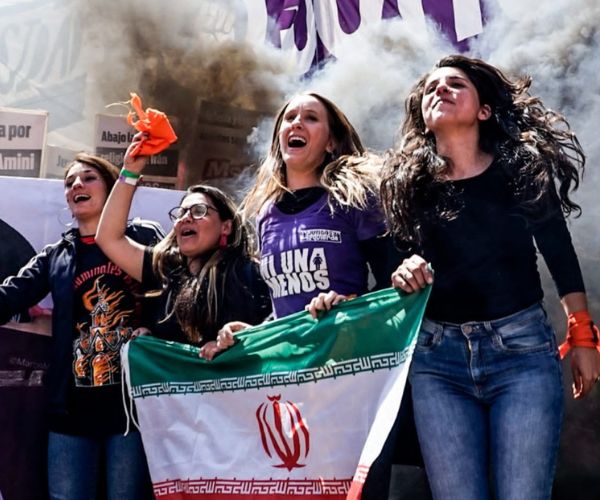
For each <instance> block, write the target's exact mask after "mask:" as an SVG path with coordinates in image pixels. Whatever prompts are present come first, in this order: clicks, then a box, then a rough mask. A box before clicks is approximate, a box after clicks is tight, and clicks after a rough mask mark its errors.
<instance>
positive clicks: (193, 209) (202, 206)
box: [169, 203, 218, 222]
mask: <svg viewBox="0 0 600 500" xmlns="http://www.w3.org/2000/svg"><path fill="white" fill-rule="evenodd" d="M209 210H214V211H215V212H218V210H217V209H216V208H215V207H211V206H210V205H207V204H206V203H196V204H195V205H191V206H189V207H175V208H172V209H171V210H169V217H170V218H171V220H172V221H173V222H176V221H178V220H180V219H183V218H184V217H185V216H186V215H187V213H188V212H189V213H190V215H191V216H192V219H194V220H199V219H203V218H204V217H206V214H207V213H208V211H209Z"/></svg>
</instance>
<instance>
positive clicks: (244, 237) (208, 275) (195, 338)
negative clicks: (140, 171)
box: [152, 185, 256, 344]
mask: <svg viewBox="0 0 600 500" xmlns="http://www.w3.org/2000/svg"><path fill="white" fill-rule="evenodd" d="M194 193H200V194H203V195H204V196H206V197H207V198H209V199H210V200H211V202H212V203H213V204H214V206H215V208H216V209H217V211H218V214H219V218H220V219H221V221H226V220H231V234H229V236H228V237H227V246H225V247H224V248H221V247H219V246H218V242H216V243H215V248H214V250H213V252H212V254H210V256H209V257H208V259H207V260H206V262H205V263H204V265H203V266H202V268H201V269H200V271H199V272H198V273H197V274H192V273H191V272H190V271H189V266H188V264H189V262H188V258H187V257H186V256H184V255H183V254H182V253H181V251H180V250H179V247H178V245H177V238H176V236H175V232H174V230H171V231H170V232H169V234H167V236H166V237H165V238H164V239H163V240H162V241H161V242H160V243H158V244H157V245H156V247H154V251H153V260H152V265H153V268H154V271H155V273H156V274H157V275H158V276H159V277H160V279H161V281H162V284H163V290H162V292H163V293H165V292H166V291H167V290H170V289H171V288H172V285H173V283H177V284H178V285H177V286H176V287H175V288H176V289H177V294H176V296H175V297H171V298H170V300H169V308H170V310H169V312H168V314H167V317H166V318H164V319H163V321H166V320H167V319H168V318H169V317H171V316H173V315H174V316H175V317H176V318H177V321H178V322H179V325H180V326H181V328H182V330H183V332H184V333H185V335H186V337H187V338H188V340H189V341H190V342H191V343H193V344H198V343H200V342H201V341H202V340H203V338H205V337H206V333H207V332H208V331H212V330H214V329H215V328H218V327H220V326H221V325H219V324H218V323H219V319H218V318H219V314H220V311H219V304H221V303H222V298H223V296H224V294H225V293H227V290H225V284H226V283H229V284H231V281H229V280H228V276H229V275H230V274H233V276H234V279H237V280H238V281H239V283H236V285H239V286H242V284H241V281H242V280H243V277H240V276H238V275H237V272H238V270H239V269H240V267H239V266H237V265H236V264H237V263H239V262H240V261H242V260H247V259H251V258H255V257H256V246H255V240H254V237H253V233H252V227H251V226H250V225H249V224H247V223H246V222H245V221H244V220H243V219H242V217H241V215H240V213H239V212H238V210H237V207H236V205H235V202H234V201H233V200H232V199H231V198H230V197H229V196H227V195H226V194H225V193H224V192H223V191H221V190H220V189H218V188H216V187H213V186H206V185H195V186H191V187H190V188H188V190H187V192H186V194H185V196H184V197H183V198H182V200H181V203H183V201H184V200H185V198H186V197H187V196H189V195H191V194H194ZM234 283H235V282H234Z"/></svg>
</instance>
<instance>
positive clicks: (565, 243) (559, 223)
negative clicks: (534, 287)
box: [533, 191, 600, 399]
mask: <svg viewBox="0 0 600 500" xmlns="http://www.w3.org/2000/svg"><path fill="white" fill-rule="evenodd" d="M549 203H550V209H552V210H553V212H552V213H553V215H552V216H550V217H548V218H546V219H545V220H543V221H542V222H541V223H538V224H537V225H536V226H535V227H534V231H533V234H534V238H535V242H536V244H537V247H538V249H539V251H540V253H541V254H542V256H543V257H544V260H545V262H546V264H547V266H548V269H549V271H550V274H551V275H552V279H553V280H554V283H555V285H556V289H557V291H558V295H559V296H560V298H561V299H560V300H561V303H562V306H563V309H564V311H565V314H566V316H567V329H568V330H570V323H571V322H572V318H573V316H574V315H577V316H578V317H580V316H584V317H586V318H588V319H587V322H585V323H586V324H584V325H580V328H578V330H579V332H583V337H585V339H584V340H585V342H584V346H582V345H581V343H580V339H579V338H572V337H571V335H570V332H569V331H568V334H567V341H566V342H567V346H570V345H572V349H571V374H572V375H573V397H574V398H575V399H580V398H582V397H584V396H585V395H586V394H588V393H589V392H590V390H591V389H592V387H593V386H594V384H595V383H596V381H597V379H598V376H600V354H599V353H598V350H597V349H596V347H595V346H597V345H598V339H597V333H595V331H594V328H595V327H594V325H593V323H592V322H591V318H590V316H589V313H588V303H587V297H586V294H585V285H584V283H583V276H582V273H581V268H580V266H579V260H578V258H577V254H576V252H575V248H574V247H573V242H572V240H571V234H570V233H569V229H568V227H567V223H566V220H565V219H564V217H563V215H562V213H561V211H560V205H559V202H558V195H557V194H556V192H554V191H552V192H551V197H550V201H549ZM581 328H583V329H581ZM596 332H597V330H596ZM578 344H580V345H578ZM561 349H562V347H561ZM564 352H566V350H565V351H564ZM564 352H563V353H562V354H563V355H564Z"/></svg>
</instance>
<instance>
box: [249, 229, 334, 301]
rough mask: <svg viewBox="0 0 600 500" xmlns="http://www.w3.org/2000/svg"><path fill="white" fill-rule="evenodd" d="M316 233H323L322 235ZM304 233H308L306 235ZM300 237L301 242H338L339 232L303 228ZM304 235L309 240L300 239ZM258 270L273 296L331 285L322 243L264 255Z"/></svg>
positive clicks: (327, 288) (315, 289) (311, 290)
mask: <svg viewBox="0 0 600 500" xmlns="http://www.w3.org/2000/svg"><path fill="white" fill-rule="evenodd" d="M318 232H322V233H321V235H319V234H318ZM303 233H310V234H308V236H307V235H306V234H304V235H303ZM332 233H337V234H336V235H333V234H332ZM299 237H300V240H301V241H310V242H315V241H327V242H328V243H331V242H336V243H340V242H341V234H340V232H339V231H329V230H326V229H313V230H308V231H303V232H301V233H300V234H299ZM303 237H305V238H310V239H305V240H302V238H303ZM321 238H325V240H323V239H321ZM331 238H333V239H331ZM260 271H261V275H262V277H263V279H264V280H265V282H266V283H267V285H269V288H270V289H271V292H272V294H273V298H275V299H277V298H280V297H287V296H289V295H296V294H300V293H311V292H315V291H316V292H317V293H318V292H321V291H325V290H329V288H330V281H329V267H328V265H327V256H326V254H325V248H324V247H322V246H313V247H309V248H296V249H293V250H285V251H283V252H281V253H279V254H277V255H274V254H269V255H263V256H262V257H261V261H260Z"/></svg>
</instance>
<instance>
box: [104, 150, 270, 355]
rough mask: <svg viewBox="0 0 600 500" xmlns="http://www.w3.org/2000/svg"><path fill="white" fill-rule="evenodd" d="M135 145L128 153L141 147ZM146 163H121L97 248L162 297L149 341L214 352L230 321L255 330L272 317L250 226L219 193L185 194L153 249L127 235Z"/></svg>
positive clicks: (194, 190) (205, 189)
mask: <svg viewBox="0 0 600 500" xmlns="http://www.w3.org/2000/svg"><path fill="white" fill-rule="evenodd" d="M143 140H144V138H141V139H136V141H135V142H134V143H133V144H132V145H131V146H130V149H129V150H128V152H129V151H131V150H132V148H133V147H135V146H136V145H137V144H139V142H140V141H143ZM146 160H147V159H146V158H145V157H136V158H133V157H131V156H130V155H129V154H126V156H125V166H126V168H124V169H123V170H122V171H121V176H122V178H123V179H124V182H119V183H117V184H116V185H115V187H114V189H113V191H112V192H111V194H110V197H109V199H108V202H107V203H106V206H105V208H104V211H103V213H102V219H101V221H100V226H99V229H98V234H97V238H96V239H97V241H98V244H99V245H100V246H101V248H102V249H103V251H104V252H105V253H106V255H108V256H109V258H111V259H112V260H113V262H114V263H115V264H117V265H118V266H119V267H121V268H122V269H123V270H124V271H125V272H127V273H128V274H129V275H130V276H132V277H133V278H134V279H136V280H138V281H141V282H142V284H143V285H144V287H148V286H152V287H154V288H156V289H159V290H161V293H160V294H159V300H160V301H161V304H157V307H155V308H153V309H154V311H155V313H156V318H155V319H156V322H155V325H154V326H153V329H152V334H153V335H154V336H157V337H160V338H164V339H166V340H175V341H178V342H185V343H189V344H193V345H197V346H202V351H201V354H202V355H205V356H206V355H207V353H209V352H211V350H212V349H214V348H215V347H216V344H215V342H214V341H215V339H216V336H217V332H218V330H219V328H221V327H222V326H223V325H224V324H225V323H227V322H228V321H232V320H239V319H242V321H247V322H248V323H253V324H256V323H260V322H261V321H263V320H264V319H265V318H266V317H267V316H268V315H269V313H270V312H271V305H270V298H269V291H268V288H267V286H266V284H265V283H264V282H263V280H262V278H261V277H260V272H259V268H258V263H257V261H256V260H255V256H254V253H255V252H254V245H253V239H252V237H251V234H250V232H249V228H248V226H247V225H246V224H245V223H244V222H243V221H242V219H241V217H240V216H239V214H238V213H237V210H236V206H235V203H234V202H233V200H231V199H230V198H229V197H228V196H227V195H226V194H225V193H223V192H222V191H221V190H219V189H217V188H214V187H211V186H203V185H197V186H192V187H190V188H189V189H188V191H187V193H186V194H185V196H184V197H183V199H182V200H181V203H180V206H178V207H175V208H173V209H172V210H171V211H170V212H169V215H170V217H171V219H172V220H173V222H174V226H173V229H172V230H171V231H170V232H169V234H168V235H167V236H166V238H165V239H164V240H163V241H161V242H160V243H159V244H158V245H156V246H155V247H153V248H149V247H145V246H144V245H140V244H139V243H137V242H135V241H133V240H131V239H129V238H127V237H126V236H125V224H126V221H127V215H128V213H129V208H130V206H131V201H132V198H133V194H134V192H135V187H136V184H137V181H138V180H139V177H140V175H141V172H142V170H143V168H144V166H145V165H146Z"/></svg>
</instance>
